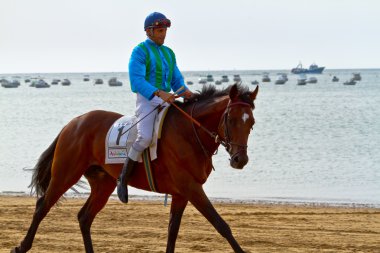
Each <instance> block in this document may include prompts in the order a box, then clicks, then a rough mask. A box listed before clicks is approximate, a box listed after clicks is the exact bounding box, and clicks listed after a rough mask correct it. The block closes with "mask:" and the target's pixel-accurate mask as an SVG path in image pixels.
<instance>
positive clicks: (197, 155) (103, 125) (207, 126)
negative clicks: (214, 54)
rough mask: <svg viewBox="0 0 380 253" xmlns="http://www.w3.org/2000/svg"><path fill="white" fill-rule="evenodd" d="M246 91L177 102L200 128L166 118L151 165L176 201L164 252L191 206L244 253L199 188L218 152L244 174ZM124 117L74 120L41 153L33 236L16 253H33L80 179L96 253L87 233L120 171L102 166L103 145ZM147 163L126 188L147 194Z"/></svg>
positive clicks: (250, 96) (249, 102)
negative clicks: (41, 229)
mask: <svg viewBox="0 0 380 253" xmlns="http://www.w3.org/2000/svg"><path fill="white" fill-rule="evenodd" d="M257 93H258V87H256V89H255V90H254V91H253V92H251V91H249V89H248V88H247V87H245V86H241V85H238V84H234V85H231V86H229V87H227V88H226V89H224V90H217V89H216V88H215V87H214V86H205V87H203V88H202V91H200V92H197V93H195V95H194V96H193V97H192V98H191V99H189V101H184V102H178V101H177V102H176V105H178V106H179V107H180V108H182V110H183V111H185V112H187V113H188V114H190V115H191V116H192V117H193V118H194V119H195V120H196V121H197V122H199V123H200V124H201V126H202V127H201V128H199V127H197V126H195V125H194V123H193V122H192V121H190V120H189V119H186V117H185V116H184V115H183V113H181V112H180V110H177V109H176V108H175V107H173V106H171V107H170V108H169V111H168V113H167V115H166V118H165V122H164V125H163V129H162V134H161V139H160V141H159V144H158V148H157V155H158V158H157V159H155V160H154V161H152V163H151V166H152V171H153V176H154V179H155V182H156V190H157V191H158V192H160V193H167V194H171V195H172V202H171V207H170V221H169V228H168V237H167V246H166V252H174V249H175V242H176V239H177V235H178V230H179V227H180V223H181V218H182V215H183V212H184V210H185V208H186V205H187V204H188V202H190V203H191V204H192V205H193V206H194V207H195V208H196V209H197V210H198V211H199V212H200V213H201V214H202V215H203V216H204V217H206V219H207V220H208V221H209V222H210V223H211V224H212V225H213V226H214V228H215V229H216V230H217V231H218V232H219V233H220V234H221V235H222V236H223V237H224V238H225V239H226V240H227V241H228V243H229V244H230V245H231V247H232V249H233V250H234V251H235V252H244V251H243V250H242V248H241V247H240V245H239V243H238V242H237V241H236V239H235V238H234V236H233V235H232V232H231V229H230V227H229V226H228V224H227V223H226V222H225V221H224V220H223V219H222V218H221V217H220V215H219V214H218V213H217V211H216V210H215V208H214V207H213V205H212V204H211V202H210V200H209V199H208V197H207V196H206V194H205V192H204V190H203V187H202V185H203V184H204V183H205V182H206V180H207V178H208V176H209V175H210V173H211V170H212V168H213V165H212V156H213V154H214V153H215V151H216V150H217V149H218V147H219V145H220V144H223V145H224V146H225V147H226V150H227V152H228V153H229V155H230V165H231V167H233V168H236V169H242V168H243V167H244V166H245V165H246V164H247V162H248V156H247V142H248V137H249V134H250V132H251V129H252V126H253V124H254V123H255V120H254V117H253V109H254V100H255V98H256V96H257ZM121 116H122V115H120V114H118V113H114V112H107V111H100V110H97V111H91V112H88V113H86V114H83V115H81V116H79V117H76V118H74V119H72V120H71V121H70V122H69V123H68V124H67V125H66V126H65V127H64V128H63V129H62V130H61V132H60V133H59V134H58V136H57V137H56V138H55V140H54V141H53V143H52V144H51V145H50V146H49V147H48V148H47V149H46V150H45V151H44V152H43V153H42V155H41V156H40V158H39V160H38V162H37V164H36V166H35V167H34V169H33V170H34V171H33V176H32V182H31V185H30V186H31V187H32V190H33V189H34V191H35V192H36V194H37V197H38V199H37V202H36V208H35V212H34V215H33V219H32V222H31V225H30V227H29V230H28V232H27V234H26V236H25V238H24V239H23V240H22V241H21V243H20V245H19V246H17V247H15V248H13V249H12V250H11V252H13V253H23V252H27V251H29V250H30V249H31V247H32V243H33V240H34V237H35V234H36V232H37V229H38V226H39V224H40V223H41V221H42V220H43V219H44V217H45V216H46V215H47V213H48V212H49V210H50V209H51V207H52V206H54V205H55V204H56V203H57V201H58V200H59V199H60V198H61V197H62V195H63V194H64V193H65V192H66V191H67V190H68V189H70V188H72V187H73V186H75V185H76V184H78V182H79V181H80V178H81V177H82V175H84V177H85V178H86V179H87V180H88V183H89V185H90V188H91V192H90V195H89V198H88V199H87V201H86V203H85V204H84V206H83V207H82V208H81V210H80V211H79V213H78V221H79V227H80V230H81V233H82V237H83V241H84V247H85V251H86V252H87V253H90V252H94V250H93V246H92V239H91V233H90V228H91V224H92V222H93V220H94V218H95V216H96V214H97V213H98V212H99V211H100V210H101V209H102V208H103V207H104V206H105V204H106V203H107V200H108V198H109V197H110V195H111V194H112V192H113V191H114V189H115V187H116V184H117V178H118V176H119V174H120V171H121V169H122V164H105V139H106V134H107V132H108V130H109V128H110V126H111V125H112V124H113V123H114V122H115V121H116V120H117V119H118V118H120V117H121ZM143 166H144V165H143V163H139V164H138V165H137V167H136V169H135V172H134V174H133V176H132V178H131V180H130V182H129V185H131V186H133V187H136V188H139V189H143V190H147V191H149V190H150V188H149V184H148V182H147V179H146V176H145V174H144V173H145V172H144V168H143Z"/></svg>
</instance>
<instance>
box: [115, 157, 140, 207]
mask: <svg viewBox="0 0 380 253" xmlns="http://www.w3.org/2000/svg"><path fill="white" fill-rule="evenodd" d="M136 164H137V162H136V161H133V160H132V159H130V158H129V157H127V159H126V160H125V162H124V165H123V169H122V171H121V173H120V176H119V182H118V185H117V196H118V197H119V199H120V201H121V202H123V203H128V181H129V180H130V179H131V176H132V172H133V170H134V168H135V167H136Z"/></svg>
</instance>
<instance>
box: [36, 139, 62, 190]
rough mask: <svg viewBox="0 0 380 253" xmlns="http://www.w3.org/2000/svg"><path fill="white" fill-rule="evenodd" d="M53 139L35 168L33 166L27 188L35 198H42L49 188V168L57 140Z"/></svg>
mask: <svg viewBox="0 0 380 253" xmlns="http://www.w3.org/2000/svg"><path fill="white" fill-rule="evenodd" d="M59 136H60V134H58V136H57V137H56V138H55V140H54V141H53V143H52V144H50V146H49V147H48V148H47V149H46V150H45V151H44V152H43V153H42V155H41V156H40V158H39V159H38V162H37V164H36V166H34V168H33V169H32V170H33V176H32V182H31V183H30V185H29V187H30V188H31V192H32V193H33V192H35V193H36V194H37V196H43V195H44V194H45V192H46V190H47V188H48V186H49V183H50V179H51V166H52V163H53V158H54V151H55V148H56V146H57V142H58V138H59Z"/></svg>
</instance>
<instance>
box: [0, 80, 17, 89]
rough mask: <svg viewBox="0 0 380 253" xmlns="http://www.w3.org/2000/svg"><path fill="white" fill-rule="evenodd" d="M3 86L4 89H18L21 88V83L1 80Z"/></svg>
mask: <svg viewBox="0 0 380 253" xmlns="http://www.w3.org/2000/svg"><path fill="white" fill-rule="evenodd" d="M0 83H1V86H2V87H4V88H17V87H18V86H20V82H19V81H18V80H12V81H11V82H9V81H8V80H7V79H1V80H0Z"/></svg>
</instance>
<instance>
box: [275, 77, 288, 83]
mask: <svg viewBox="0 0 380 253" xmlns="http://www.w3.org/2000/svg"><path fill="white" fill-rule="evenodd" d="M274 83H275V84H285V83H286V78H285V77H284V76H283V75H279V76H277V78H276V81H274Z"/></svg>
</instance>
